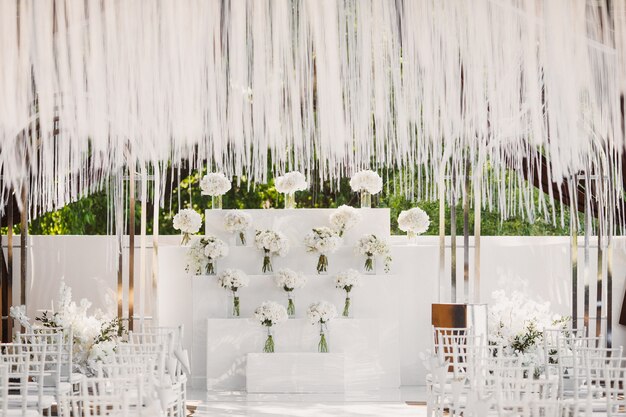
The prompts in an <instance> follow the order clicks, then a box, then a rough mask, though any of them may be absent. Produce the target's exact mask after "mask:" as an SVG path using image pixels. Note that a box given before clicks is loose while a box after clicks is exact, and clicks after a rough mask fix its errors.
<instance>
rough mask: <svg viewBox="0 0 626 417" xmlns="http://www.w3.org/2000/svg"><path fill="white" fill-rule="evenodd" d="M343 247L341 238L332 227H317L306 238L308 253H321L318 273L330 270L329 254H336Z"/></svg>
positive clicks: (305, 243)
mask: <svg viewBox="0 0 626 417" xmlns="http://www.w3.org/2000/svg"><path fill="white" fill-rule="evenodd" d="M340 245H341V238H340V237H339V235H338V234H337V232H335V231H334V230H333V229H331V228H330V227H326V226H322V227H316V228H314V229H313V230H312V231H310V232H309V233H307V234H306V235H305V236H304V246H305V247H306V250H307V252H313V253H319V258H318V260H317V273H318V274H321V273H322V272H326V271H327V270H328V256H327V255H328V254H329V253H332V252H335V251H336V250H337V249H338V248H339V246H340Z"/></svg>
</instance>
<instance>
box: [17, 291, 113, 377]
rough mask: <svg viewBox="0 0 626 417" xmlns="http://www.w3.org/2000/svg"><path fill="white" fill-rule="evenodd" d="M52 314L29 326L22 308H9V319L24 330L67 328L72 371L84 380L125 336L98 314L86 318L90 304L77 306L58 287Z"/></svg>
mask: <svg viewBox="0 0 626 417" xmlns="http://www.w3.org/2000/svg"><path fill="white" fill-rule="evenodd" d="M54 307H55V309H54V311H52V312H50V311H45V312H43V313H42V314H41V316H39V317H37V318H36V319H35V321H36V322H37V323H35V324H31V323H30V319H29V318H28V317H27V316H26V307H25V306H19V307H15V308H11V313H10V314H11V317H13V318H14V319H15V320H17V321H18V322H19V323H20V324H22V325H23V326H24V327H26V328H27V329H30V330H31V331H35V332H36V331H37V329H38V328H42V327H43V328H63V329H68V328H71V330H72V334H73V338H74V354H73V356H72V360H73V368H74V370H76V371H77V372H80V373H82V374H84V375H87V376H92V375H94V374H95V372H96V368H97V365H98V363H99V362H109V361H110V359H111V358H112V355H113V354H114V353H115V351H116V349H117V346H118V345H119V343H121V338H122V336H123V334H124V333H125V329H124V326H123V324H122V322H121V321H120V320H119V319H118V318H116V317H114V316H113V315H108V314H105V313H103V312H102V311H99V310H97V311H95V312H94V314H89V313H88V311H89V309H90V308H91V302H89V301H88V300H86V299H84V298H83V299H82V300H81V301H80V303H79V304H76V302H74V301H72V289H71V288H70V287H68V286H67V285H65V283H61V287H60V288H59V299H58V300H57V303H56V305H55V306H54Z"/></svg>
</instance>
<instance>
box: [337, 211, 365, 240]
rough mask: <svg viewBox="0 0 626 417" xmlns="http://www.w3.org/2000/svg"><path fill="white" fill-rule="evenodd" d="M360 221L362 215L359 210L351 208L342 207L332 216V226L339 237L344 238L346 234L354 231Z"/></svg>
mask: <svg viewBox="0 0 626 417" xmlns="http://www.w3.org/2000/svg"><path fill="white" fill-rule="evenodd" d="M360 221H361V214H360V213H359V210H357V209H355V208H354V207H351V206H346V205H343V206H340V207H339V208H338V209H337V210H335V211H333V213H332V214H331V215H330V224H331V225H332V227H333V229H334V230H335V231H336V232H337V233H338V234H339V237H341V236H343V234H344V233H345V232H347V231H348V230H350V229H352V228H353V227H354V226H356V225H357V223H359V222H360Z"/></svg>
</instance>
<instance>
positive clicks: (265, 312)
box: [254, 301, 289, 327]
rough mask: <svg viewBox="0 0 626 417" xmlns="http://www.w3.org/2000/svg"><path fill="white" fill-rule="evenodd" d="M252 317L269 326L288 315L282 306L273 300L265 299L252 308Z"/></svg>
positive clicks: (279, 321)
mask: <svg viewBox="0 0 626 417" xmlns="http://www.w3.org/2000/svg"><path fill="white" fill-rule="evenodd" d="M254 318H255V319H256V320H257V321H258V322H259V323H260V324H262V325H263V326H268V327H269V326H275V325H277V324H280V323H282V322H284V321H286V320H287V319H288V318H289V316H288V315H287V309H286V308H285V307H284V306H282V305H280V304H278V303H276V302H274V301H265V302H264V303H263V304H261V305H260V306H259V307H257V308H256V310H254Z"/></svg>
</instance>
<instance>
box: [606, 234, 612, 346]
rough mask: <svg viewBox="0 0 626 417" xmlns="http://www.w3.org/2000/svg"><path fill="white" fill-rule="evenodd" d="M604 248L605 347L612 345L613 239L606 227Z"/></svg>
mask: <svg viewBox="0 0 626 417" xmlns="http://www.w3.org/2000/svg"><path fill="white" fill-rule="evenodd" d="M607 239H608V242H607V248H606V347H607V348H611V347H613V239H612V229H608V233H607Z"/></svg>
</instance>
